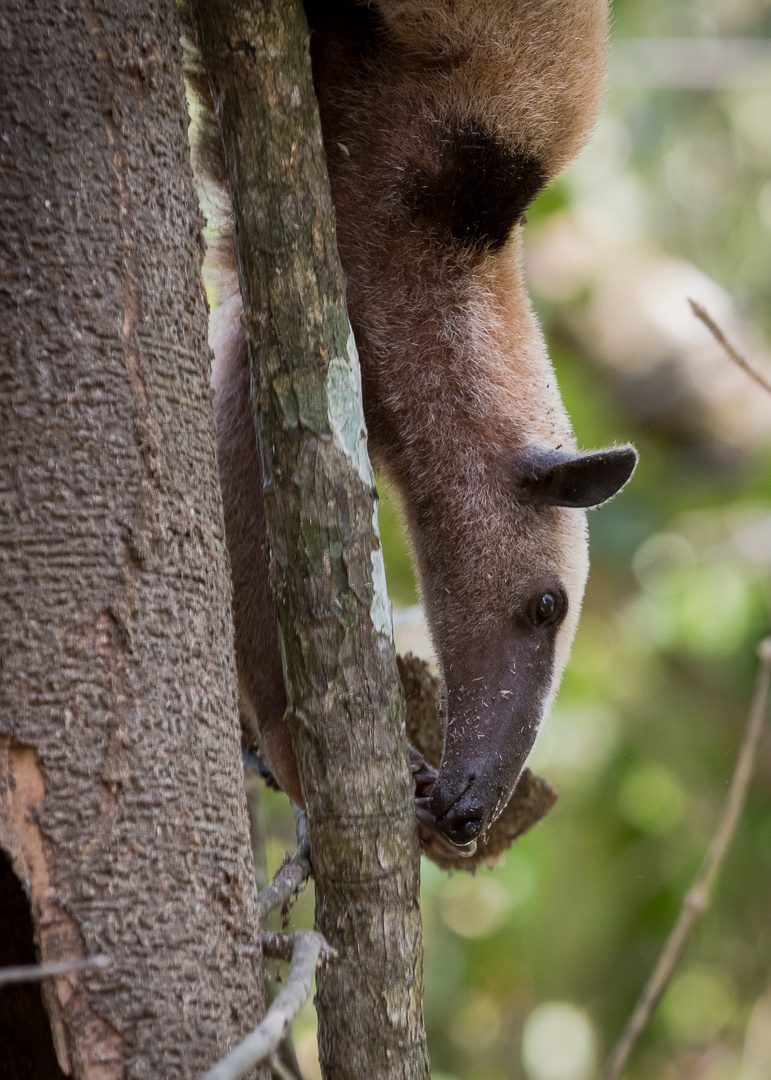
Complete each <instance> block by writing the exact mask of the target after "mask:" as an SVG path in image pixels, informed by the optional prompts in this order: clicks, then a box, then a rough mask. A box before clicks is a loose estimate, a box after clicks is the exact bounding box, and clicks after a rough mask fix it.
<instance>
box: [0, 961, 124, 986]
mask: <svg viewBox="0 0 771 1080" xmlns="http://www.w3.org/2000/svg"><path fill="white" fill-rule="evenodd" d="M111 963H112V960H110V958H109V956H89V957H87V958H86V959H85V960H84V959H82V958H80V959H77V960H74V959H73V960H58V961H57V962H56V963H54V964H25V965H23V966H21V967H6V968H0V986H11V984H13V983H29V982H42V981H43V979H54V978H56V977H57V976H59V975H69V974H70V972H71V971H92V970H93V969H95V968H107V967H109V966H110V964H111Z"/></svg>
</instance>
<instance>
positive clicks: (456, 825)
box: [437, 806, 483, 846]
mask: <svg viewBox="0 0 771 1080" xmlns="http://www.w3.org/2000/svg"><path fill="white" fill-rule="evenodd" d="M482 817H483V815H482V811H481V810H476V809H474V810H460V809H459V808H458V807H457V806H451V807H450V809H449V810H448V811H447V813H446V814H445V815H444V817H443V818H442V819H441V820H440V821H438V822H437V826H438V828H439V829H440V830H441V832H442V833H443V834H444V835H445V836H446V837H447V839H448V840H449V841H450V842H451V843H453V844H457V845H459V846H460V845H462V844H468V843H470V842H471V841H472V840H476V838H477V836H479V834H480V832H481V831H482Z"/></svg>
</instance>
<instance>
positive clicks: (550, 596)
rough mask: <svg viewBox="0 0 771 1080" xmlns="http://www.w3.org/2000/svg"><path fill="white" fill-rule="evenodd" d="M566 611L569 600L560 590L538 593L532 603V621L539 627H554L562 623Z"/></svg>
mask: <svg viewBox="0 0 771 1080" xmlns="http://www.w3.org/2000/svg"><path fill="white" fill-rule="evenodd" d="M566 611H567V600H566V599H565V594H564V593H563V592H562V591H561V590H559V589H555V591H554V592H551V591H544V592H542V593H536V594H535V595H534V596H533V599H532V600H531V601H530V608H529V615H530V621H531V622H532V623H533V624H534V625H535V626H538V627H541V626H554V625H555V623H559V622H561V620H562V619H563V617H564V615H565V612H566Z"/></svg>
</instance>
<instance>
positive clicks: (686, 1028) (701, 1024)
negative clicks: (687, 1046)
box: [661, 967, 736, 1043]
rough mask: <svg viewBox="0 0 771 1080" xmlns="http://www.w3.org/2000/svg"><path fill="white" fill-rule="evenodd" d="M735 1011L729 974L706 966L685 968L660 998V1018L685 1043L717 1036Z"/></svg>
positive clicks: (671, 1032) (672, 1033)
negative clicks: (686, 969)
mask: <svg viewBox="0 0 771 1080" xmlns="http://www.w3.org/2000/svg"><path fill="white" fill-rule="evenodd" d="M735 1012H736V995H735V991H734V988H733V986H732V985H731V983H730V981H729V979H728V977H727V976H726V975H725V974H724V973H723V972H722V971H718V970H716V969H712V968H707V967H692V968H690V969H689V970H688V971H684V972H683V974H682V975H679V976H678V977H677V978H676V979H675V981H674V982H673V983H672V985H671V986H670V988H669V989H668V990H667V992H666V994H665V995H664V997H663V999H662V1001H661V1017H662V1020H663V1021H664V1023H665V1025H666V1027H667V1028H668V1029H669V1032H670V1034H671V1035H672V1036H673V1037H674V1038H676V1039H679V1040H682V1041H686V1042H693V1043H701V1042H709V1041H710V1040H712V1039H714V1038H715V1037H716V1036H717V1035H718V1033H719V1032H720V1031H721V1029H722V1028H724V1027H725V1026H726V1025H727V1024H729V1023H730V1022H731V1020H732V1018H733V1016H734V1014H735Z"/></svg>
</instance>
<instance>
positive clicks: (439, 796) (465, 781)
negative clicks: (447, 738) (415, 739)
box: [430, 772, 489, 848]
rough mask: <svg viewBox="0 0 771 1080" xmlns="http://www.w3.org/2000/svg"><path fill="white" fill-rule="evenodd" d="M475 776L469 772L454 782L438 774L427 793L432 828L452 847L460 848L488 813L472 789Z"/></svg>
mask: <svg viewBox="0 0 771 1080" xmlns="http://www.w3.org/2000/svg"><path fill="white" fill-rule="evenodd" d="M475 780H476V775H475V773H473V772H469V773H467V774H466V775H465V776H463V777H462V778H460V779H459V780H457V781H456V782H455V783H451V782H450V783H448V778H447V777H442V776H441V774H440V777H439V780H438V781H437V783H436V786H435V787H434V790H433V793H432V796H431V802H430V810H431V814H432V816H433V818H434V822H435V825H434V828H435V830H436V831H437V832H439V833H441V835H442V836H443V837H444V838H445V839H446V840H448V841H449V842H450V843H451V844H453V845H454V846H455V847H459V848H462V847H465V846H466V845H468V844H470V843H472V842H473V841H474V840H476V838H477V837H478V836H479V834H480V833H481V832H482V829H483V828H484V825H485V818H486V817H487V816H489V815H488V814H487V809H488V808H487V807H486V806H483V805H482V803H481V802H480V800H479V798H478V796H476V795H475V793H474V791H473V788H474V781H475Z"/></svg>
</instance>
